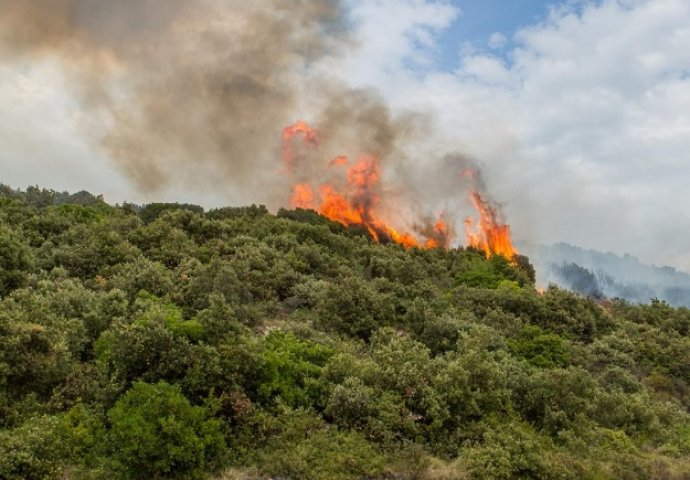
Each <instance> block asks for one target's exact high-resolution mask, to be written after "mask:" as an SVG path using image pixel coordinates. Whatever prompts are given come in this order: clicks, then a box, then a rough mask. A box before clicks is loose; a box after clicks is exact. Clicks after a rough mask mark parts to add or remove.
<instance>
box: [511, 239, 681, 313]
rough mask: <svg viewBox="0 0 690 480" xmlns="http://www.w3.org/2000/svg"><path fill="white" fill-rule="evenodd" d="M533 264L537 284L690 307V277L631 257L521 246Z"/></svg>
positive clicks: (565, 247) (562, 246) (563, 245)
mask: <svg viewBox="0 0 690 480" xmlns="http://www.w3.org/2000/svg"><path fill="white" fill-rule="evenodd" d="M520 251H524V252H525V253H526V254H527V255H529V257H530V259H531V260H532V262H533V263H534V265H535V267H536V270H537V272H538V274H537V282H538V283H540V284H542V285H548V284H549V283H555V284H556V285H559V286H561V287H563V288H567V289H570V290H573V291H575V292H578V293H582V294H583V295H589V296H593V297H598V298H602V297H607V298H622V299H625V300H627V301H629V302H635V303H649V301H650V299H652V298H655V299H658V300H663V301H665V302H668V303H669V304H670V305H672V306H676V307H681V306H683V307H690V275H688V274H687V273H683V272H680V271H678V270H676V269H674V268H671V267H655V266H651V265H645V264H643V263H642V262H640V261H639V260H638V259H637V258H635V257H633V256H631V255H624V256H622V257H621V256H618V255H615V254H613V253H603V252H598V251H596V250H586V249H583V248H579V247H575V246H573V245H569V244H567V243H558V244H556V245H550V246H546V245H530V244H521V245H520Z"/></svg>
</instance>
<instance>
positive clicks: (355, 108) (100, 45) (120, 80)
mask: <svg viewBox="0 0 690 480" xmlns="http://www.w3.org/2000/svg"><path fill="white" fill-rule="evenodd" d="M347 27H348V20H347V12H346V11H345V10H344V8H343V6H342V5H341V3H340V2H339V1H338V0H264V1H261V2H248V1H240V0H0V60H3V61H8V62H9V61H13V60H22V61H26V60H29V61H33V60H41V59H51V60H52V59H58V60H59V64H60V65H61V67H63V70H64V72H65V74H66V75H68V78H69V80H70V82H69V84H70V86H71V87H72V88H73V92H71V93H72V94H73V95H74V96H75V97H76V98H77V99H78V100H79V101H80V105H81V106H82V109H83V112H84V113H85V114H84V115H82V117H84V118H87V119H88V120H87V121H88V124H87V125H84V129H85V131H86V132H87V133H88V134H90V135H92V136H93V137H94V138H95V139H97V141H98V142H99V143H100V144H101V145H102V146H103V148H104V149H105V151H106V152H107V153H108V156H109V157H110V158H111V159H112V161H113V162H114V163H115V165H116V166H117V167H118V168H119V169H120V170H121V171H122V172H123V173H124V174H125V175H126V176H127V177H128V178H130V179H131V180H132V181H133V183H134V184H135V185H136V186H137V187H138V188H139V189H140V190H142V191H152V192H155V191H156V190H158V189H161V188H164V187H168V186H178V187H183V188H189V189H191V190H195V191H200V190H204V189H212V190H213V191H217V192H227V194H228V197H229V198H231V199H232V201H240V202H262V203H266V204H267V205H269V206H270V207H278V206H285V205H286V204H287V200H288V198H289V195H290V187H291V184H293V183H295V182H299V181H301V180H307V179H308V180H311V181H313V182H315V183H318V182H319V180H322V179H323V180H324V181H326V180H327V181H329V182H330V181H331V180H333V178H332V171H329V169H328V167H327V165H328V161H329V160H331V159H333V158H335V157H336V156H338V155H346V156H348V158H349V159H350V160H351V161H354V160H356V159H357V158H358V157H360V156H361V155H373V156H375V157H376V158H377V159H378V160H379V161H380V162H381V167H382V168H381V176H382V179H381V180H382V181H381V185H380V190H377V191H376V194H377V197H380V198H385V202H382V203H381V204H379V205H378V206H377V213H378V214H379V215H381V216H384V217H385V218H387V219H391V220H392V221H393V222H396V221H397V222H398V224H399V225H401V226H402V227H405V226H407V227H408V228H410V229H412V228H416V229H417V230H418V231H419V230H420V229H421V230H424V231H427V233H429V232H428V231H433V228H434V225H435V224H434V222H430V221H423V220H422V221H420V222H419V223H418V224H416V225H415V224H414V220H413V221H410V219H424V218H432V219H434V218H438V217H439V215H440V214H441V212H444V211H445V212H446V218H447V219H448V220H449V222H451V223H453V224H455V223H457V222H462V220H463V218H464V213H458V212H467V211H468V207H469V205H468V203H467V192H468V189H472V190H475V189H477V188H479V189H480V190H481V191H485V190H486V189H485V186H484V185H483V182H482V180H481V178H480V176H479V170H478V169H477V168H476V165H475V164H474V162H472V161H470V160H468V159H467V158H466V157H464V156H462V155H452V156H446V157H445V158H444V157H443V152H440V153H439V152H436V151H433V150H434V149H433V148H432V149H431V150H432V151H433V152H432V153H431V154H430V155H429V154H428V152H426V153H424V154H421V153H420V151H419V149H418V147H417V144H420V143H423V142H424V141H428V140H429V138H432V137H433V135H431V134H430V133H431V132H430V129H431V127H429V126H428V125H431V123H432V122H430V121H429V119H427V118H425V116H424V115H422V114H419V113H414V112H408V113H403V114H394V113H392V112H391V110H390V109H389V108H388V106H387V105H386V104H385V102H383V101H382V99H381V97H380V95H379V94H378V93H377V92H375V91H370V90H353V89H350V88H346V87H344V86H343V84H342V83H341V82H339V81H338V80H336V79H334V78H331V77H330V76H328V74H327V73H326V72H323V70H322V69H321V68H314V66H315V65H323V64H324V63H323V62H322V63H321V64H320V63H319V62H320V61H322V60H324V59H330V58H333V57H337V56H338V55H340V54H341V53H342V52H344V51H346V49H351V48H356V45H355V42H354V40H353V39H352V38H350V37H349V36H348V28H347ZM298 119H301V120H306V121H308V122H309V123H310V124H311V125H312V126H313V127H315V128H317V129H318V131H319V145H318V148H316V149H311V150H308V151H307V150H305V151H304V152H300V155H302V158H300V159H299V160H300V163H299V168H298V169H295V170H294V171H293V172H292V175H291V176H288V175H285V170H284V166H283V165H281V161H280V159H281V151H280V150H281V132H282V130H283V128H284V127H285V126H287V125H289V124H292V123H293V122H294V121H296V120H298ZM411 145H415V146H414V147H412V148H411ZM440 159H443V160H440ZM324 162H325V163H324ZM468 167H471V168H472V169H473V170H474V171H475V173H476V176H474V177H473V178H471V179H468V178H467V177H463V175H462V172H463V170H465V169H467V168H468ZM344 179H345V178H344V177H343V178H341V179H340V181H344ZM470 208H471V207H470ZM454 215H455V217H454ZM404 219H406V220H405V221H399V220H404ZM405 223H406V224H407V225H405ZM429 229H432V230H429ZM450 230H452V228H451V229H450ZM434 235H437V234H436V233H435V232H434ZM437 236H438V235H437ZM444 238H445V239H446V240H444V242H446V243H447V238H449V237H448V235H446V236H445V237H444ZM440 239H441V238H440V237H439V240H440Z"/></svg>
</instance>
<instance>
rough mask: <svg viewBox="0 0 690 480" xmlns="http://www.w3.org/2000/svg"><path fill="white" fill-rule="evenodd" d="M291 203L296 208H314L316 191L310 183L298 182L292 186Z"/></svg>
mask: <svg viewBox="0 0 690 480" xmlns="http://www.w3.org/2000/svg"><path fill="white" fill-rule="evenodd" d="M290 203H291V204H292V206H293V207H295V208H314V191H313V190H312V188H311V185H309V184H308V183H298V184H297V185H295V186H294V187H292V196H291V197H290Z"/></svg>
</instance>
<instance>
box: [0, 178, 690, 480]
mask: <svg viewBox="0 0 690 480" xmlns="http://www.w3.org/2000/svg"><path fill="white" fill-rule="evenodd" d="M533 281H534V271H533V270H532V269H531V267H530V265H529V263H528V261H527V259H525V258H519V259H518V261H517V262H516V263H515V264H513V263H510V262H508V261H506V260H505V259H503V258H501V257H494V258H491V259H489V260H487V259H485V258H484V257H483V255H482V254H481V253H480V252H478V251H474V250H471V249H462V248H460V249H453V250H450V251H443V250H419V249H410V250H405V249H403V248H402V247H400V246H398V245H380V244H376V243H373V242H372V241H371V239H370V238H368V237H367V234H366V232H363V231H361V230H358V229H347V228H344V227H343V226H341V225H339V224H337V223H333V222H330V221H328V220H327V219H325V218H323V217H321V216H319V215H317V214H315V213H314V212H310V211H303V210H295V211H284V210H281V211H280V212H278V214H277V215H273V214H270V213H269V212H268V211H267V210H266V209H265V208H263V207H257V206H251V207H243V208H223V209H218V210H212V211H209V212H204V211H203V210H202V209H201V208H200V207H195V206H191V205H177V204H155V205H152V206H147V207H144V208H139V207H137V206H134V205H129V204H125V205H123V206H116V207H113V206H109V205H107V204H105V203H103V201H102V200H101V199H100V198H97V197H94V196H92V195H89V194H87V193H85V192H82V193H81V194H77V195H76V196H71V195H69V194H60V193H56V192H51V191H46V190H40V189H38V188H31V189H28V190H27V191H24V192H20V191H14V190H12V189H9V188H7V187H0V478H6V479H24V478H26V479H43V478H67V479H97V478H154V479H166V478H218V479H228V480H229V479H241V478H243V479H264V478H266V479H267V478H294V479H298V478H299V479H314V480H317V479H328V480H331V479H336V480H338V479H343V480H346V479H361V478H368V479H387V478H389V479H420V480H424V479H427V480H441V479H462V478H467V479H474V478H477V479H484V478H493V479H509V478H534V479H551V478H553V479H569V478H572V479H620V478H623V479H637V478H639V479H642V478H657V479H667V478H670V479H681V478H688V477H689V476H690V461H689V460H688V458H690V416H689V415H688V411H689V409H690V338H689V337H688V334H689V332H690V310H687V309H684V308H679V309H675V308H672V307H670V306H669V305H667V304H666V303H664V302H659V301H654V302H652V303H651V304H649V305H633V304H629V303H626V302H624V301H621V300H602V301H597V300H593V299H588V298H585V297H582V296H578V295H576V294H573V293H570V292H567V291H564V290H560V289H558V288H556V287H551V288H549V289H548V290H547V291H545V292H543V293H539V292H537V291H536V290H535V289H534V286H533Z"/></svg>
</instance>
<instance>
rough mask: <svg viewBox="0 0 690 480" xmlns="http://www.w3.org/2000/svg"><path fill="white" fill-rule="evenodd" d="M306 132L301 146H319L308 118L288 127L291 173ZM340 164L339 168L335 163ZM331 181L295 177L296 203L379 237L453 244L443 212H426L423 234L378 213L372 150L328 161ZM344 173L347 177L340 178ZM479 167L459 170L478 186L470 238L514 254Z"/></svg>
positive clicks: (494, 251)
mask: <svg viewBox="0 0 690 480" xmlns="http://www.w3.org/2000/svg"><path fill="white" fill-rule="evenodd" d="M298 136H301V137H302V148H315V147H318V146H319V137H318V134H317V131H316V130H314V129H313V128H311V127H310V126H309V125H308V124H307V123H306V122H304V121H303V120H299V121H297V122H295V123H294V124H292V125H290V126H288V127H285V128H284V129H283V159H284V162H285V166H286V170H287V173H288V174H289V175H291V176H293V175H297V174H302V175H304V174H303V173H302V172H295V162H296V160H298V157H296V156H295V149H296V148H297V147H298V145H297V144H296V143H295V138H296V137H298ZM336 167H338V168H336ZM326 172H328V173H325V176H326V177H327V178H328V179H329V180H330V181H326V182H314V181H313V180H311V181H306V182H296V183H295V184H294V186H293V187H292V194H291V197H290V203H291V205H292V206H293V207H296V208H312V209H314V210H316V211H318V212H319V213H321V214H322V215H324V216H326V217H328V218H329V219H331V220H333V221H336V222H339V223H341V224H343V225H359V226H362V227H364V228H365V229H366V230H367V231H368V232H369V234H370V235H371V237H372V238H373V239H374V240H375V241H376V242H382V243H386V242H395V243H398V244H400V245H403V246H404V247H405V248H411V247H419V248H427V249H431V248H450V246H451V245H450V244H451V241H452V240H453V238H454V236H455V226H454V224H453V223H452V222H451V221H449V219H448V217H447V215H446V214H445V213H442V214H441V215H440V216H439V218H438V219H436V220H432V219H429V218H427V219H426V220H425V221H424V222H421V224H415V225H414V230H415V232H416V233H418V234H419V237H417V236H415V235H412V234H410V233H406V232H399V231H398V230H396V229H395V228H393V227H392V226H391V225H390V224H389V223H388V222H386V221H384V220H383V219H382V218H381V217H380V216H379V215H378V213H377V212H378V211H379V207H380V197H381V192H382V189H381V183H380V182H381V171H380V164H379V159H378V158H377V157H375V156H372V155H361V156H360V157H359V158H358V159H357V160H356V162H354V163H353V164H351V163H350V159H349V158H348V157H346V156H344V155H338V156H336V157H334V158H333V159H332V160H330V161H329V162H328V169H326ZM343 172H344V173H345V175H344V178H341V177H342V175H343ZM479 175H480V172H479V171H478V170H475V169H471V168H467V169H465V170H463V171H462V172H460V176H461V177H468V178H471V179H472V181H473V183H475V188H474V190H475V191H473V192H472V193H471V196H470V198H471V200H472V203H473V205H474V207H475V209H476V210H477V212H478V213H479V221H478V222H476V223H475V221H474V220H473V219H472V218H471V217H468V218H467V220H466V221H465V229H466V232H467V243H468V244H469V245H470V246H472V247H475V248H478V249H480V250H483V251H484V253H485V254H486V255H487V257H489V256H491V255H503V256H505V257H507V258H509V259H512V258H513V257H514V256H515V254H516V253H517V251H516V250H515V248H514V247H513V245H512V242H511V239H510V227H509V226H508V225H506V224H504V223H502V222H501V221H499V219H498V215H497V211H496V209H495V208H494V207H492V206H491V205H490V204H489V202H488V201H486V200H485V199H484V198H483V197H482V196H481V194H480V193H479V190H481V188H477V185H478V182H477V181H478V177H479Z"/></svg>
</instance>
